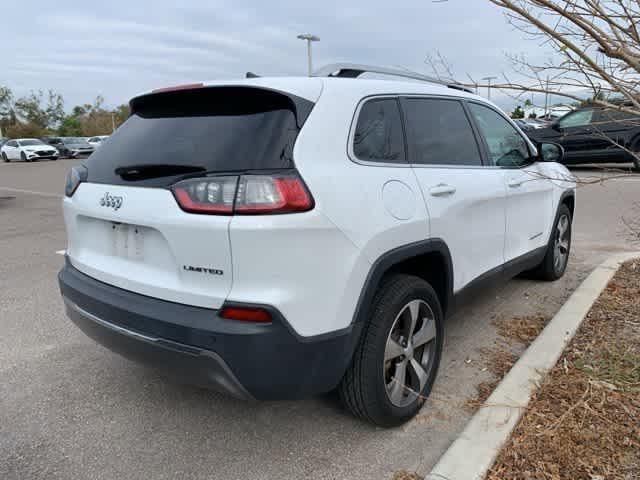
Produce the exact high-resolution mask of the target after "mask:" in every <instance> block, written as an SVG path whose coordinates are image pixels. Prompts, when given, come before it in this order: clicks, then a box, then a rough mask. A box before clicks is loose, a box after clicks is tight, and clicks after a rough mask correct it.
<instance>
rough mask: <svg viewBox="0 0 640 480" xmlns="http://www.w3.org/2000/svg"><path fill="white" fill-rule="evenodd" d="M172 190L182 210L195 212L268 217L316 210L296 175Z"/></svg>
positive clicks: (219, 180) (196, 183)
mask: <svg viewBox="0 0 640 480" xmlns="http://www.w3.org/2000/svg"><path fill="white" fill-rule="evenodd" d="M172 191H173V194H174V196H175V197H176V200H177V201H178V204H179V205H180V207H181V208H182V209H183V210H185V211H187V212H191V213H209V214H223V215H224V214H226V215H231V214H244V215H264V214H277V213H293V212H304V211H307V210H310V209H312V208H313V198H312V197H311V194H310V193H309V191H308V190H307V187H306V186H305V185H304V183H303V182H302V180H301V179H300V177H299V176H298V175H297V174H296V173H286V174H274V175H242V176H239V177H236V176H233V177H232V176H225V177H205V178H197V179H190V180H184V181H182V182H179V183H177V184H176V185H174V186H173V187H172Z"/></svg>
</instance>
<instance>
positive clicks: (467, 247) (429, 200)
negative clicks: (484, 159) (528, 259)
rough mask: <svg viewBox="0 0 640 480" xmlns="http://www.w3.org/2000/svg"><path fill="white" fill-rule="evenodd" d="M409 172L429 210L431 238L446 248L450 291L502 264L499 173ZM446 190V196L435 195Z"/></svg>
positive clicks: (426, 169) (501, 176)
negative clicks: (450, 270)
mask: <svg viewBox="0 0 640 480" xmlns="http://www.w3.org/2000/svg"><path fill="white" fill-rule="evenodd" d="M413 168H414V171H415V173H416V176H417V177H418V179H419V181H420V185H421V186H422V193H423V195H424V198H425V202H426V204H427V208H428V210H429V217H430V222H431V236H432V237H434V238H440V239H442V240H443V241H444V242H445V243H446V244H447V246H448V247H449V251H450V253H451V262H452V264H453V271H454V275H453V290H454V293H455V292H457V291H458V290H461V289H462V288H463V287H464V286H465V285H467V284H468V283H469V282H471V281H472V280H474V279H475V278H477V277H479V276H480V275H482V274H483V273H486V272H488V271H489V270H492V269H493V268H495V267H497V266H500V265H502V264H503V263H504V232H505V208H506V203H507V199H506V188H505V183H504V178H505V171H504V170H501V169H498V168H485V167H475V168H474V167H471V168H466V167H460V168H458V167H452V166H447V165H442V166H435V165H433V166H425V165H414V167H413ZM448 188H450V189H451V190H452V193H444V194H439V192H441V191H443V190H442V189H448ZM434 193H435V195H434Z"/></svg>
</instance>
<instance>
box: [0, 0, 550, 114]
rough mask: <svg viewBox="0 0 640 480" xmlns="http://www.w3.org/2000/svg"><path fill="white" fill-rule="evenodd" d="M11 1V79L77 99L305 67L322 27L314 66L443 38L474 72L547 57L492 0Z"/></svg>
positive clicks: (7, 47)
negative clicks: (513, 59) (312, 38)
mask: <svg viewBox="0 0 640 480" xmlns="http://www.w3.org/2000/svg"><path fill="white" fill-rule="evenodd" d="M3 3H4V5H3V8H2V18H3V22H2V24H3V26H2V28H1V29H0V45H2V51H3V59H4V61H3V68H2V70H1V72H0V85H2V84H6V85H7V86H9V87H10V88H12V89H13V90H14V92H15V93H16V94H18V95H21V94H25V93H28V92H29V90H37V89H43V90H46V89H49V88H52V89H54V90H56V91H59V92H60V93H62V94H63V96H64V98H65V101H66V107H67V108H71V106H73V105H75V104H78V103H85V102H90V101H92V100H93V99H94V98H95V96H96V95H98V94H100V95H103V96H104V97H105V99H106V102H107V104H108V105H116V104H119V103H123V102H126V101H128V100H129V98H130V97H131V96H132V95H135V94H136V93H139V92H141V91H145V90H148V89H151V88H155V87H158V86H163V85H171V84H175V83H182V82H188V81H193V80H207V79H219V78H234V77H236V78H237V77H242V76H244V73H245V72H246V71H248V70H251V71H253V72H256V73H259V74H261V75H301V74H305V73H306V50H305V45H304V42H302V41H301V40H297V39H296V35H297V34H299V33H302V32H310V33H314V34H316V35H318V36H320V37H321V41H320V42H319V43H316V44H314V66H315V67H319V66H322V65H324V64H327V63H332V62H337V61H348V62H356V63H374V64H378V65H387V66H394V65H397V66H404V67H407V68H410V69H413V70H416V71H423V72H426V71H427V70H428V67H427V66H426V65H424V63H423V61H424V58H425V56H426V55H427V54H428V53H430V52H431V53H433V52H435V51H436V50H439V51H440V52H441V53H442V54H443V55H444V56H445V57H447V58H448V59H449V61H450V63H451V64H452V66H453V68H454V71H455V73H456V75H457V76H458V77H460V79H462V80H466V73H467V72H468V73H470V74H471V75H473V76H474V78H481V77H484V76H486V75H500V74H501V73H502V72H507V73H511V67H510V65H509V64H508V62H507V61H506V60H505V56H504V54H505V52H511V53H524V54H525V55H528V56H529V57H532V58H536V59H540V58H544V53H543V52H541V51H540V48H539V47H538V45H537V44H536V42H533V41H531V40H526V39H524V37H523V36H522V34H520V33H519V32H516V31H514V30H513V29H512V27H511V26H509V25H508V24H507V23H506V21H505V19H504V17H503V16H502V13H501V11H500V10H499V9H498V8H497V7H495V6H493V5H492V4H490V3H489V2H488V1H487V0H449V1H448V2H445V3H438V2H432V1H430V0H410V1H400V0H397V1H389V0H385V1H378V0H367V1H360V0H352V1H345V0H342V1H335V0H325V1H316V2H301V1H294V0H286V1H279V2H276V1H260V0H191V1H188V0H184V1H183V2H182V3H183V5H180V3H181V2H180V1H179V0H178V1H176V0H153V1H150V0H109V1H108V2H107V1H105V2H102V4H101V5H98V4H97V3H95V2H85V1H79V0H57V1H55V2H52V1H51V0H46V1H45V0H14V1H7V2H3ZM484 94H485V95H486V92H484ZM494 99H495V96H494ZM498 100H499V103H501V104H503V106H508V105H510V104H512V103H513V101H505V100H504V99H503V100H500V99H498ZM505 104H506V105H505Z"/></svg>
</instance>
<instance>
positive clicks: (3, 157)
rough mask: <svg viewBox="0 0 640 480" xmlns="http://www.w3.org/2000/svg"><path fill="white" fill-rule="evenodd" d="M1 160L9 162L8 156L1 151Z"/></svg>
mask: <svg viewBox="0 0 640 480" xmlns="http://www.w3.org/2000/svg"><path fill="white" fill-rule="evenodd" d="M2 161H3V162H4V163H9V157H7V154H6V153H4V152H2Z"/></svg>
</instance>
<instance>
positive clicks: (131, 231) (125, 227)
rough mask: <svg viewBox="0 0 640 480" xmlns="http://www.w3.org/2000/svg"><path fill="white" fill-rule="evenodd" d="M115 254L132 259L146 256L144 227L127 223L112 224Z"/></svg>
mask: <svg viewBox="0 0 640 480" xmlns="http://www.w3.org/2000/svg"><path fill="white" fill-rule="evenodd" d="M111 235H112V246H113V254H114V255H115V256H118V257H122V258H129V259H131V260H142V259H143V258H144V227H140V226H138V225H130V224H127V223H112V224H111Z"/></svg>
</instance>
